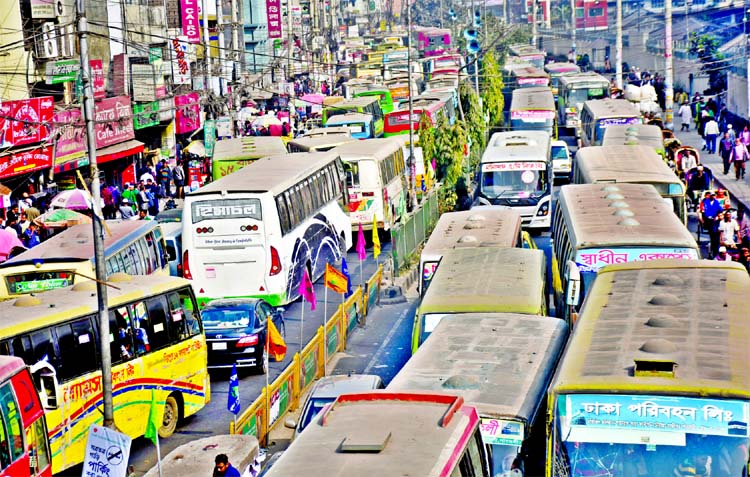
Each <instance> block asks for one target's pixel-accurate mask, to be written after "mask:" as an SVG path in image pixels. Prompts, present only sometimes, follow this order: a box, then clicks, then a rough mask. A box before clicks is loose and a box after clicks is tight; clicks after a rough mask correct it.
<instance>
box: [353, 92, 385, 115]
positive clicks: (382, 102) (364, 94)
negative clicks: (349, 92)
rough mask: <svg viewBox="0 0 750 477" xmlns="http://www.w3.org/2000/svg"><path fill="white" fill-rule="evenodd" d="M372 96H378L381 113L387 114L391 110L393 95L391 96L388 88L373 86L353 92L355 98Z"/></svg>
mask: <svg viewBox="0 0 750 477" xmlns="http://www.w3.org/2000/svg"><path fill="white" fill-rule="evenodd" d="M373 96H375V97H377V98H378V101H379V102H380V109H381V110H382V111H383V114H388V113H390V112H391V111H393V97H391V91H390V90H389V89H388V88H378V89H374V88H373V89H368V90H366V91H359V92H357V93H354V97H355V98H370V97H373Z"/></svg>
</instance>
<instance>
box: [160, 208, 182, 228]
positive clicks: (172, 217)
mask: <svg viewBox="0 0 750 477" xmlns="http://www.w3.org/2000/svg"><path fill="white" fill-rule="evenodd" d="M156 221H157V222H159V223H160V224H165V223H169V222H182V207H177V208H174V209H164V210H162V211H161V212H159V213H158V214H156Z"/></svg>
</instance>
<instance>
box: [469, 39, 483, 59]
mask: <svg viewBox="0 0 750 477" xmlns="http://www.w3.org/2000/svg"><path fill="white" fill-rule="evenodd" d="M481 49H482V45H480V44H479V40H476V39H475V40H469V43H467V45H466V52H467V53H469V54H470V55H476V54H477V53H479V51H480V50H481Z"/></svg>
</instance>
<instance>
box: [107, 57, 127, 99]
mask: <svg viewBox="0 0 750 477" xmlns="http://www.w3.org/2000/svg"><path fill="white" fill-rule="evenodd" d="M128 62H129V60H128V56H127V55H126V54H124V53H118V54H117V55H115V56H113V57H112V62H111V63H110V65H109V67H110V70H111V71H112V91H113V93H114V94H116V95H128V96H129V95H130V88H129V87H128V85H129V84H130V68H128V67H127V65H128Z"/></svg>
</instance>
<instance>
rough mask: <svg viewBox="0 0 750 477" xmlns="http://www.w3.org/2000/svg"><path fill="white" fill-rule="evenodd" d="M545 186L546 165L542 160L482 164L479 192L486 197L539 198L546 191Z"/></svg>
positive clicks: (546, 182)
mask: <svg viewBox="0 0 750 477" xmlns="http://www.w3.org/2000/svg"><path fill="white" fill-rule="evenodd" d="M547 187H548V180H547V166H546V164H545V163H543V162H516V163H488V164H483V165H482V185H481V192H482V194H483V195H484V196H485V197H487V198H488V199H495V198H501V197H503V198H507V197H509V196H516V197H519V198H539V197H541V196H542V195H544V194H545V193H546V192H547Z"/></svg>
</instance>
